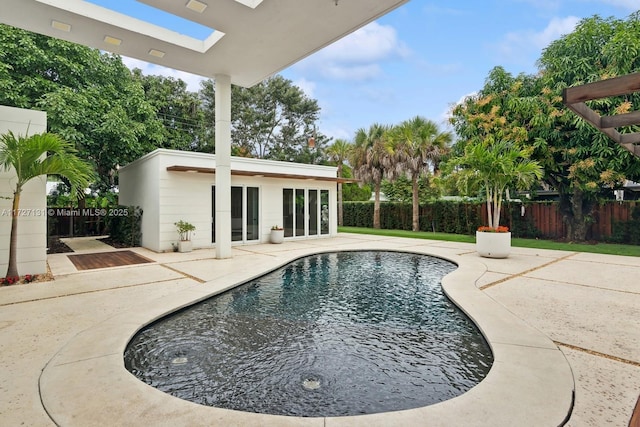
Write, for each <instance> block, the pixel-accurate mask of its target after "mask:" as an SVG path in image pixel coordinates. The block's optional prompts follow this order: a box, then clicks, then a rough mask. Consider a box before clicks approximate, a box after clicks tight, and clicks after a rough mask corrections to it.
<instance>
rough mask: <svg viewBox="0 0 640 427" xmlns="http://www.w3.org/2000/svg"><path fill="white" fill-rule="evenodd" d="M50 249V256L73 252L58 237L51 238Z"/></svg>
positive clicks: (48, 249) (48, 251)
mask: <svg viewBox="0 0 640 427" xmlns="http://www.w3.org/2000/svg"><path fill="white" fill-rule="evenodd" d="M48 246H49V247H48V248H47V253H48V254H65V253H68V252H73V249H71V248H70V247H69V246H67V245H65V244H64V243H63V242H62V241H61V240H60V238H58V237H56V236H52V237H49V245H48Z"/></svg>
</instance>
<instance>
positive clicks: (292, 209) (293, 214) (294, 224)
mask: <svg viewBox="0 0 640 427" xmlns="http://www.w3.org/2000/svg"><path fill="white" fill-rule="evenodd" d="M282 224H283V226H284V237H300V236H318V235H322V234H329V190H316V189H303V188H284V189H283V190H282Z"/></svg>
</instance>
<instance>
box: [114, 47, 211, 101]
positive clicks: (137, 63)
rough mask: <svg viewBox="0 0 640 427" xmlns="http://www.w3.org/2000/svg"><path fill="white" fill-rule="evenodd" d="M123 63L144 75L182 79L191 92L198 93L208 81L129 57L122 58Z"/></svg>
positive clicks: (194, 75)
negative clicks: (204, 81) (204, 82)
mask: <svg viewBox="0 0 640 427" xmlns="http://www.w3.org/2000/svg"><path fill="white" fill-rule="evenodd" d="M122 62H123V63H124V65H126V66H127V67H128V68H129V69H131V70H133V69H134V68H139V69H141V70H142V74H144V75H145V76H147V75H154V76H164V77H173V78H174V79H181V80H183V81H184V82H185V83H187V90H189V91H191V92H197V91H199V90H200V82H201V81H203V80H206V79H205V78H204V77H201V76H198V75H196V74H191V73H185V72H184V71H178V70H174V69H172V68H167V67H163V66H162V65H156V64H150V63H149V62H145V61H141V60H139V59H134V58H129V57H127V56H123V57H122Z"/></svg>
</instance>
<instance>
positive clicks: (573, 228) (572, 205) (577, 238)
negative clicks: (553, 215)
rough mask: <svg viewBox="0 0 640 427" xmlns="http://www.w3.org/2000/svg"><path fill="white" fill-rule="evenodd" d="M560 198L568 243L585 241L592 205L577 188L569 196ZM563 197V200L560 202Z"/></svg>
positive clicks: (565, 195)
mask: <svg viewBox="0 0 640 427" xmlns="http://www.w3.org/2000/svg"><path fill="white" fill-rule="evenodd" d="M560 197H561V200H560V209H561V211H562V213H563V215H562V219H563V221H564V223H565V225H566V226H567V235H566V238H567V240H568V241H570V242H583V241H585V240H586V239H587V231H588V229H589V221H590V218H591V213H592V210H593V206H594V203H593V202H591V201H589V200H586V199H585V197H584V192H583V191H582V190H580V189H579V188H574V189H573V191H572V193H571V194H570V195H569V194H564V195H561V196H560ZM563 197H564V200H562V198H563Z"/></svg>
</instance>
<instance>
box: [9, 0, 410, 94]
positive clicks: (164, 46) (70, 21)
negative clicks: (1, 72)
mask: <svg viewBox="0 0 640 427" xmlns="http://www.w3.org/2000/svg"><path fill="white" fill-rule="evenodd" d="M138 1H140V2H141V3H144V4H147V5H149V6H152V7H154V8H156V9H159V10H162V11H164V12H168V13H169V14H172V15H175V16H178V17H181V18H183V19H186V20H189V21H192V22H195V23H197V24H200V25H202V26H205V27H208V28H210V29H211V33H210V35H209V36H208V37H206V38H204V39H203V40H200V39H196V38H193V37H190V36H186V35H183V34H179V33H177V32H174V31H171V30H168V29H167V28H163V27H160V26H157V25H154V24H150V23H148V22H145V21H142V20H139V19H135V18H133V17H131V16H127V15H124V14H122V13H118V12H115V11H113V10H110V9H107V8H104V7H101V6H97V5H95V4H93V3H90V2H88V1H85V0H2V2H1V3H0V22H2V23H5V24H8V25H12V26H14V27H18V28H23V29H26V30H29V31H33V32H36V33H41V34H45V35H48V36H51V37H56V38H59V39H63V40H67V41H71V42H75V43H79V44H83V45H86V46H90V47H93V48H97V49H101V50H105V51H110V52H113V53H116V54H120V55H124V56H128V57H131V58H136V59H140V60H143V61H146V62H151V63H154V64H158V65H163V66H166V67H169V68H173V69H176V70H182V71H186V72H189V73H193V74H197V75H200V76H203V77H207V78H215V76H216V75H218V74H222V75H228V76H231V82H232V83H233V84H236V85H239V86H244V87H250V86H253V85H254V84H256V83H259V82H261V81H262V80H264V79H265V78H267V77H269V76H271V75H273V74H275V73H277V72H278V71H281V70H282V69H284V68H287V67H288V66H290V65H292V64H294V63H296V62H298V61H300V60H301V59H303V58H305V57H306V56H308V55H310V54H312V53H314V52H316V51H318V50H319V49H322V48H323V47H325V46H327V45H329V44H331V43H333V42H335V41H336V40H338V39H340V38H342V37H344V36H346V35H348V34H349V33H351V32H353V31H355V30H357V29H358V28H360V27H362V26H364V25H366V24H367V23H369V22H371V21H373V20H375V19H376V18H378V17H380V16H382V15H384V14H386V13H388V12H390V11H391V10H393V9H395V8H397V7H399V6H400V5H402V4H404V3H406V2H407V1H408V0H375V1H373V0H312V1H311V0H215V1H214V0H200V1H195V0H177V1H176V0H138Z"/></svg>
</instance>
